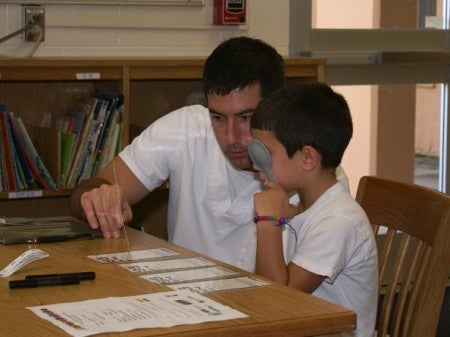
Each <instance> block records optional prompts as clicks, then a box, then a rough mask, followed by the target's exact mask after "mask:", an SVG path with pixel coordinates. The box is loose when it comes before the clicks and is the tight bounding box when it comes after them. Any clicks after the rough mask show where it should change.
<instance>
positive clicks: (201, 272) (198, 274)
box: [141, 266, 237, 284]
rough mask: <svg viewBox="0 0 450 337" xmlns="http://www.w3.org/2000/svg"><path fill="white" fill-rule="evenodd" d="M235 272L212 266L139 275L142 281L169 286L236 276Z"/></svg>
mask: <svg viewBox="0 0 450 337" xmlns="http://www.w3.org/2000/svg"><path fill="white" fill-rule="evenodd" d="M236 274H237V272H235V271H232V270H230V269H225V268H223V267H219V266H214V267H207V268H198V269H189V270H179V271H172V272H164V273H156V274H148V275H141V277H142V278H143V279H146V280H149V281H153V282H156V283H160V284H169V283H177V282H186V281H195V280H204V279H211V278H218V277H227V276H232V275H236Z"/></svg>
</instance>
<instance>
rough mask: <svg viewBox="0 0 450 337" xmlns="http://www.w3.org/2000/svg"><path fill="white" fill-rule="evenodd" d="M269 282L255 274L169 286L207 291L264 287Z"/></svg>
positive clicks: (175, 288) (171, 286)
mask: <svg viewBox="0 0 450 337" xmlns="http://www.w3.org/2000/svg"><path fill="white" fill-rule="evenodd" d="M269 284H270V283H268V282H266V281H263V280H260V279H258V278H256V277H254V276H242V277H235V278H227V279H220V280H209V281H199V282H191V283H180V284H172V285H170V284H169V285H167V286H168V287H169V288H171V289H173V290H190V291H195V292H198V293H206V292H210V291H223V290H232V289H242V288H250V287H262V286H266V285H269Z"/></svg>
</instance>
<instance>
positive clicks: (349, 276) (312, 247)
mask: <svg viewBox="0 0 450 337" xmlns="http://www.w3.org/2000/svg"><path fill="white" fill-rule="evenodd" d="M289 223H290V225H291V226H292V228H293V229H294V230H295V231H296V234H297V239H295V235H293V232H292V230H291V231H286V230H285V231H284V232H283V234H284V238H283V240H284V244H285V246H286V254H287V256H285V258H286V260H287V262H289V261H290V262H293V263H295V264H296V265H298V266H300V267H302V268H304V269H306V270H308V271H310V272H313V273H315V274H318V275H324V276H325V281H324V282H322V284H321V285H320V286H319V287H318V288H317V289H316V290H315V291H314V293H313V295H314V296H317V297H320V298H323V299H325V300H328V301H330V302H333V303H336V304H339V305H342V306H344V307H346V308H349V309H352V310H353V311H355V312H356V313H357V329H356V331H354V332H353V333H351V334H349V335H348V336H358V337H363V336H364V337H365V336H370V337H372V336H373V332H374V327H375V320H376V309H377V299H378V267H377V266H378V265H377V259H378V258H377V250H376V244H375V239H374V235H373V231H372V228H371V225H370V223H369V220H368V219H367V216H366V214H365V213H364V211H363V210H362V209H361V207H360V206H359V204H358V203H357V202H356V201H355V200H354V199H353V198H352V196H351V195H350V194H349V193H348V191H347V190H346V189H345V188H344V187H343V185H341V184H339V183H338V184H335V185H334V186H332V187H331V188H329V189H328V190H327V191H326V192H325V193H324V194H323V195H322V196H321V197H320V198H319V199H318V200H317V201H316V202H315V203H314V204H313V205H312V206H311V207H310V208H309V209H307V210H306V211H305V212H303V213H301V214H299V215H298V216H296V217H295V218H293V219H291V220H290V221H289ZM295 241H296V242H295Z"/></svg>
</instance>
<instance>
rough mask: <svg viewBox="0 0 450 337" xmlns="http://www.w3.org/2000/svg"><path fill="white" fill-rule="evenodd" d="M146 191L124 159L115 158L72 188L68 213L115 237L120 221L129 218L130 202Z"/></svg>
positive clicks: (117, 234) (121, 222)
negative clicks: (70, 209) (70, 211)
mask: <svg viewBox="0 0 450 337" xmlns="http://www.w3.org/2000/svg"><path fill="white" fill-rule="evenodd" d="M148 192H149V191H148V189H147V188H146V187H145V186H144V185H142V183H141V182H140V181H139V179H137V177H136V176H135V175H134V174H133V173H132V172H131V170H130V169H129V167H128V166H127V165H126V164H125V162H124V161H123V160H122V159H121V158H120V157H115V158H114V159H113V160H112V161H111V162H110V163H109V164H108V165H107V166H106V167H105V168H104V169H103V170H102V171H101V172H99V174H98V175H97V176H95V177H93V178H90V179H87V180H84V181H82V182H81V183H80V184H79V185H78V186H77V187H76V188H75V190H74V191H73V193H72V195H71V198H70V203H71V208H72V214H73V215H74V216H76V217H77V218H80V219H82V220H85V221H87V222H88V223H89V225H90V226H91V227H92V228H98V227H100V228H101V229H102V232H103V234H104V236H105V237H118V236H120V230H119V229H120V227H122V224H123V222H127V221H129V220H131V218H132V211H131V205H133V204H135V203H136V202H138V201H139V200H141V199H142V198H144V197H145V196H146V195H147V194H148Z"/></svg>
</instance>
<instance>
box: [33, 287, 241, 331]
mask: <svg viewBox="0 0 450 337" xmlns="http://www.w3.org/2000/svg"><path fill="white" fill-rule="evenodd" d="M28 309H29V310H31V311H32V312H34V313H35V314H36V315H37V316H39V317H41V318H43V319H45V320H48V321H49V322H51V323H53V324H54V325H56V326H58V327H59V328H61V329H63V330H64V331H65V332H67V333H68V334H70V335H72V336H75V337H84V336H91V335H95V334H99V333H106V332H119V331H129V330H134V329H139V328H159V327H171V326H175V325H180V324H197V323H203V322H212V321H222V320H228V319H237V318H244V317H247V315H246V314H244V313H242V312H239V311H237V310H235V309H232V308H230V307H228V306H225V305H222V304H220V303H218V302H216V301H214V300H211V299H209V298H207V297H204V296H202V295H200V294H197V293H194V292H191V291H168V292H161V293H154V294H145V295H138V296H129V297H109V298H103V299H96V300H89V301H82V302H72V303H60V304H51V305H44V306H37V307H28Z"/></svg>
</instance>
